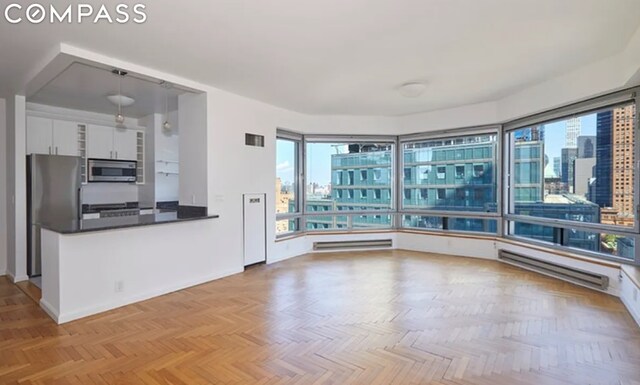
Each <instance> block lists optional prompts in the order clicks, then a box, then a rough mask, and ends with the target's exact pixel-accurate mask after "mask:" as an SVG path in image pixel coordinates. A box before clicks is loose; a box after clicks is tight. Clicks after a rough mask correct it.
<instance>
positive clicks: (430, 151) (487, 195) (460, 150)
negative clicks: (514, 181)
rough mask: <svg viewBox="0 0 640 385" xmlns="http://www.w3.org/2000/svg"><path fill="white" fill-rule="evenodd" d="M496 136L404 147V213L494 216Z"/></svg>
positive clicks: (495, 205) (448, 140) (413, 143)
mask: <svg viewBox="0 0 640 385" xmlns="http://www.w3.org/2000/svg"><path fill="white" fill-rule="evenodd" d="M497 143H498V142H497V135H495V134H482V135H472V136H462V137H456V138H453V139H439V140H427V141H421V142H410V143H405V144H404V146H403V159H404V178H403V189H404V194H403V202H402V204H403V208H404V209H437V210H455V211H484V212H496V210H497V204H496V173H495V165H496V148H497Z"/></svg>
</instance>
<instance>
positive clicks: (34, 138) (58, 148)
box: [27, 116, 80, 156]
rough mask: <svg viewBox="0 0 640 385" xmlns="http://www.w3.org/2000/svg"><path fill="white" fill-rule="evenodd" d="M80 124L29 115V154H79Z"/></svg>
mask: <svg viewBox="0 0 640 385" xmlns="http://www.w3.org/2000/svg"><path fill="white" fill-rule="evenodd" d="M79 126H80V125H79V124H78V123H75V122H67V121H60V120H53V119H47V118H41V117H37V116H27V154H49V155H70V156H78V155H79V150H78V130H79Z"/></svg>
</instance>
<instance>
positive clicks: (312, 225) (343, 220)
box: [306, 215, 348, 231]
mask: <svg viewBox="0 0 640 385" xmlns="http://www.w3.org/2000/svg"><path fill="white" fill-rule="evenodd" d="M306 220H307V230H308V231H322V230H347V229H348V222H347V217H346V216H344V215H318V216H316V215H313V216H307V217H306Z"/></svg>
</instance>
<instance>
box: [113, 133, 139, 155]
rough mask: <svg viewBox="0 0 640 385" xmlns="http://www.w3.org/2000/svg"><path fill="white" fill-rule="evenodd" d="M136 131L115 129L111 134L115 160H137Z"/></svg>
mask: <svg viewBox="0 0 640 385" xmlns="http://www.w3.org/2000/svg"><path fill="white" fill-rule="evenodd" d="M137 133H138V132H137V131H133V130H121V129H119V128H116V129H115V130H114V132H113V151H114V152H115V159H124V160H137V158H138V156H137V155H138V149H137Z"/></svg>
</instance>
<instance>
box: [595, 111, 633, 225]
mask: <svg viewBox="0 0 640 385" xmlns="http://www.w3.org/2000/svg"><path fill="white" fill-rule="evenodd" d="M635 114H636V110H635V105H629V106H626V107H620V108H614V109H613V110H611V111H606V112H602V113H598V116H597V146H596V166H595V178H596V180H595V200H594V202H596V203H597V204H598V205H599V206H600V207H602V208H611V209H612V210H608V211H607V215H606V216H605V215H603V216H602V218H603V219H602V220H603V223H607V224H622V225H628V226H632V225H633V223H634V217H635V215H634V213H635V210H634V203H633V195H634V188H633V181H634V177H635V175H634V162H635V155H634V145H633V143H635V131H634V124H633V122H634V120H635Z"/></svg>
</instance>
